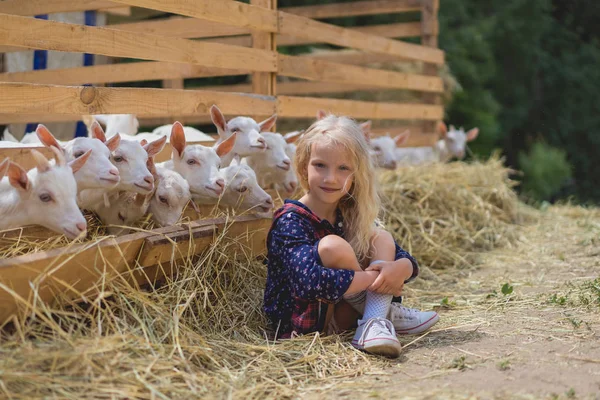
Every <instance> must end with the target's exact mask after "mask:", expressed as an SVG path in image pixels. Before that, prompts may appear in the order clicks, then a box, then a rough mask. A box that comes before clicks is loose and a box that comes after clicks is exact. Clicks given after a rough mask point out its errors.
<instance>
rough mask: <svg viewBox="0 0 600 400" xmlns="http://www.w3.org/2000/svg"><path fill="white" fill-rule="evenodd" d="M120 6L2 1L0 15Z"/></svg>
mask: <svg viewBox="0 0 600 400" xmlns="http://www.w3.org/2000/svg"><path fill="white" fill-rule="evenodd" d="M122 7H123V6H122V5H121V4H115V3H113V2H112V1H105V0H78V1H73V0H26V1H23V0H3V1H0V13H2V14H13V15H22V16H34V15H40V14H53V13H61V12H72V11H87V10H98V9H102V8H105V9H108V8H122Z"/></svg>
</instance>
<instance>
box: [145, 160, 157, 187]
mask: <svg viewBox="0 0 600 400" xmlns="http://www.w3.org/2000/svg"><path fill="white" fill-rule="evenodd" d="M146 167H147V168H148V171H150V173H151V174H152V176H153V177H154V182H155V183H156V182H157V180H158V179H157V177H158V173H157V172H156V164H154V157H148V161H146Z"/></svg>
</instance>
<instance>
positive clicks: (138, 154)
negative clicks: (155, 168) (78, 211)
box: [78, 137, 166, 211]
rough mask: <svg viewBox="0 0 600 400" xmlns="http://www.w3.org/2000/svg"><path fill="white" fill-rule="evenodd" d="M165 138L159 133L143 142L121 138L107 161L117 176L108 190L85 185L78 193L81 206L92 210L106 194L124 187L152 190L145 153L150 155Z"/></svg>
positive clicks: (152, 180) (126, 189) (122, 189)
mask: <svg viewBox="0 0 600 400" xmlns="http://www.w3.org/2000/svg"><path fill="white" fill-rule="evenodd" d="M165 142H166V138H165V137H162V138H160V139H158V140H156V141H154V142H150V143H144V142H138V141H137V140H126V139H124V138H121V143H120V144H119V147H118V148H117V149H116V150H115V151H114V152H113V155H112V157H111V162H112V163H113V165H115V166H116V167H117V169H118V170H119V175H120V177H121V180H120V181H119V184H118V185H117V186H115V187H114V188H113V189H111V190H110V191H109V192H107V191H106V190H102V189H87V190H84V191H82V192H81V193H80V194H79V197H78V203H79V206H80V207H81V208H85V209H88V210H90V211H95V209H96V208H97V207H100V206H101V205H102V204H103V203H104V204H106V203H107V198H108V197H107V196H105V195H108V194H113V192H118V191H127V192H135V193H140V194H143V195H144V194H148V193H150V192H152V191H153V190H154V177H153V176H152V174H151V173H150V171H149V170H148V167H147V165H146V163H147V161H148V157H154V156H155V155H156V154H158V153H160V151H161V150H162V149H163V147H164V146H165Z"/></svg>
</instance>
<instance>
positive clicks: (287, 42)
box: [0, 0, 444, 323]
mask: <svg viewBox="0 0 600 400" xmlns="http://www.w3.org/2000/svg"><path fill="white" fill-rule="evenodd" d="M438 5H439V0H377V1H353V2H345V3H341V4H328V5H316V6H304V7H290V8H284V9H279V10H278V9H277V2H276V0H251V1H250V4H247V3H242V2H237V1H232V0H219V1H211V0H196V1H195V2H193V3H191V2H187V1H183V0H111V1H108V0H86V1H81V2H73V1H65V0H29V1H28V2H27V5H26V6H24V5H23V2H22V1H21V0H4V1H2V2H0V51H1V52H4V53H5V54H8V53H10V52H14V51H23V50H29V49H30V50H39V51H47V50H52V51H61V52H73V53H89V54H97V55H103V56H107V57H108V58H109V60H111V63H110V64H107V65H95V66H87V67H77V68H68V69H55V70H39V71H22V72H3V73H0V93H1V95H0V124H13V123H26V122H40V123H47V122H53V121H78V120H80V119H81V116H82V115H86V114H92V115H93V114H120V113H128V114H136V115H137V116H138V118H140V120H141V123H142V125H143V126H146V127H151V126H153V125H154V126H156V125H160V124H165V123H172V122H173V121H174V120H176V119H177V120H180V121H183V122H184V123H188V124H189V123H205V122H208V119H207V118H208V115H209V108H210V107H211V106H212V105H213V104H216V105H218V106H219V108H220V109H221V110H222V111H223V113H224V114H226V115H227V116H228V117H233V116H235V115H249V116H253V117H255V118H263V117H267V116H270V115H272V114H273V113H277V114H278V118H279V119H280V120H285V119H303V120H305V122H306V124H309V123H310V121H311V120H312V119H314V116H315V114H316V111H317V110H318V109H324V110H326V111H330V112H333V113H337V114H344V115H349V116H351V117H353V118H356V119H373V120H374V121H375V126H376V127H377V123H378V122H379V121H388V122H389V121H397V123H396V122H394V125H393V126H392V127H391V128H390V127H388V128H385V129H384V128H379V129H378V130H376V131H377V132H381V133H385V132H387V131H388V130H391V131H392V132H394V131H401V130H403V128H404V127H406V126H411V127H414V132H417V133H413V135H412V136H411V140H412V141H411V142H410V143H409V145H415V144H416V143H418V144H420V145H428V144H432V143H433V141H434V140H435V132H434V127H435V124H436V123H437V122H438V121H439V120H441V119H442V118H443V113H444V110H443V107H442V106H441V105H440V104H441V103H440V96H439V95H440V93H442V92H443V90H444V88H443V82H442V80H441V78H440V77H439V76H438V67H439V66H440V65H442V64H443V63H444V53H443V52H442V51H440V50H439V49H437V48H436V47H437V19H436V18H437V9H438ZM142 9H144V10H145V11H147V15H150V14H151V15H153V16H154V17H160V16H163V18H162V19H153V20H151V21H139V20H135V16H136V13H137V12H138V11H140V10H142ZM87 10H110V11H111V12H113V13H116V14H120V18H122V20H121V21H119V22H118V23H115V24H111V25H108V26H107V27H93V26H83V25H73V24H64V23H58V22H54V21H48V20H43V19H34V18H32V16H35V15H40V14H51V13H62V12H71V11H87ZM390 13H397V14H399V15H401V14H402V13H413V14H414V13H416V14H418V15H419V17H418V18H419V20H415V21H412V22H401V23H395V24H387V25H376V26H364V27H357V28H352V29H349V28H344V27H340V26H336V25H332V24H328V23H324V22H322V21H319V19H325V18H337V17H346V16H361V15H376V14H390ZM173 15H175V17H173ZM128 16H129V17H128ZM127 18H131V19H130V20H128V19H127ZM408 37H420V38H421V44H414V43H408V42H405V41H402V40H397V39H394V38H408ZM305 44H328V45H334V46H338V47H343V48H346V49H347V50H343V51H337V50H336V51H331V50H329V51H326V52H320V53H308V54H302V55H296V56H290V55H285V54H282V53H280V52H278V46H279V47H282V46H297V45H305ZM124 59H135V60H136V61H137V62H134V63H131V62H123V60H124ZM395 60H400V61H402V62H410V63H416V64H418V65H421V66H422V68H421V71H420V72H419V73H406V72H398V71H397V70H392V69H385V67H377V68H375V67H372V66H371V65H372V64H373V63H385V62H387V61H395ZM120 61H121V62H120ZM0 72H2V71H0ZM245 75H247V76H248V77H249V78H250V81H251V84H241V85H239V84H238V85H229V86H211V87H206V88H204V89H203V90H200V89H199V88H198V87H192V86H191V85H188V83H190V82H192V81H191V80H193V79H197V78H209V77H217V76H220V77H223V76H245ZM280 77H285V79H287V81H285V82H283V81H282V80H281V79H278V78H280ZM153 80H158V81H162V88H147V87H145V88H141V87H131V84H132V83H135V82H144V81H153ZM123 83H128V84H129V87H101V85H105V84H111V85H119V84H123ZM89 84H91V85H95V86H84V85H89ZM134 86H135V84H134ZM358 89H361V90H370V91H378V90H390V89H394V90H404V91H407V92H410V93H413V94H414V93H417V94H418V96H417V97H416V98H417V99H418V100H417V101H414V102H411V103H393V102H387V103H382V102H369V101H357V100H344V99H335V98H327V97H323V96H324V95H325V94H327V93H332V94H333V93H338V94H339V93H346V92H348V91H353V90H358ZM306 95H313V96H315V97H306ZM317 96H318V97H317ZM413 98H414V96H413ZM61 139H63V140H64V139H68V137H61ZM201 144H205V145H212V142H207V143H201ZM30 148H34V147H30ZM30 148H0V160H2V159H3V158H4V157H9V158H11V159H12V160H13V161H15V162H17V163H19V164H21V165H22V166H23V167H26V168H30V167H33V165H32V164H31V159H30V157H29V150H30ZM41 150H42V152H43V153H45V155H46V156H50V152H49V151H47V150H46V149H43V148H42V149H41ZM170 152H171V150H170V146H168V145H167V146H166V147H165V150H163V152H162V153H161V154H159V155H158V156H157V161H164V160H166V159H168V158H169V157H170ZM273 196H274V199H277V201H281V198H280V196H279V195H278V194H273ZM186 215H187V216H188V217H189V220H191V222H187V223H183V224H181V225H177V226H169V227H164V228H159V229H153V230H150V231H140V232H137V233H133V234H129V235H125V236H121V237H118V238H114V237H109V238H103V239H101V240H99V241H98V242H88V243H81V244H72V245H70V246H66V247H63V248H59V249H55V250H50V251H43V252H37V253H31V254H26V255H22V256H18V257H14V258H11V259H4V260H0V323H4V322H7V321H10V320H11V318H12V317H13V316H15V315H19V316H27V315H32V313H35V309H32V308H30V307H29V308H28V306H27V304H29V305H31V304H33V305H38V304H40V302H44V303H46V302H51V301H52V300H53V299H54V298H55V296H56V294H58V293H60V294H61V296H66V297H67V298H69V299H73V300H85V301H91V300H92V299H93V298H94V296H96V295H97V294H98V293H101V292H102V288H103V284H105V283H106V280H107V279H126V280H128V281H130V282H135V283H136V284H140V285H141V284H154V283H155V282H156V281H158V280H161V279H162V278H164V277H165V276H167V275H170V274H172V273H173V272H174V271H175V270H176V269H177V266H178V265H179V264H180V262H179V263H178V261H180V260H182V259H184V258H187V257H189V256H192V255H196V254H199V253H201V252H203V251H206V250H207V249H210V248H211V246H214V245H215V243H217V241H218V238H219V237H221V236H223V235H225V237H226V238H227V240H229V241H234V242H235V243H236V245H237V246H238V248H239V251H240V254H241V253H242V252H244V253H247V254H253V255H259V254H261V253H264V250H265V237H266V233H267V230H268V227H269V225H270V220H269V219H264V218H262V219H261V218H257V217H253V216H238V217H233V218H229V219H225V218H222V219H207V218H206V215H208V214H207V210H203V211H202V213H201V214H196V213H195V212H194V211H193V210H187V211H186ZM22 235H29V236H31V237H47V236H48V235H49V232H47V231H45V230H44V229H40V228H39V227H27V228H25V229H21V228H19V229H17V230H12V231H9V232H2V233H0V243H2V241H5V242H6V241H7V240H12V239H14V238H15V237H17V236H22ZM233 239H235V240H233Z"/></svg>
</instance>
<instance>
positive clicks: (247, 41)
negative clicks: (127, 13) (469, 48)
mask: <svg viewBox="0 0 600 400" xmlns="http://www.w3.org/2000/svg"><path fill="white" fill-rule="evenodd" d="M109 28H110V29H119V30H124V31H131V32H143V33H144V32H145V33H148V34H153V35H163V36H169V37H179V38H207V37H208V38H214V37H219V36H237V37H219V38H217V39H210V40H208V41H210V42H213V43H221V44H229V45H232V46H243V47H251V46H252V38H251V37H250V36H247V35H246V36H239V35H243V34H247V33H248V32H249V30H248V29H244V28H238V27H231V26H226V25H223V24H219V23H215V22H212V21H202V23H198V20H197V19H195V18H183V17H173V18H170V19H165V20H158V21H143V22H134V23H128V24H118V25H110V26H109ZM352 30H355V31H358V32H362V33H367V34H370V35H377V36H381V37H386V38H407V37H418V36H420V35H421V23H420V22H409V23H398V24H383V25H371V26H360V27H354V28H352ZM276 40H277V43H278V45H279V46H297V45H305V44H316V43H321V41H320V40H318V39H317V38H309V39H306V38H298V37H293V36H285V35H277V39H276ZM22 50H23V49H22V48H20V47H10V46H0V53H3V52H11V51H22ZM371 56H377V55H374V54H371ZM388 57H390V58H393V59H394V60H397V59H398V57H397V56H395V57H393V56H388Z"/></svg>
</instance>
